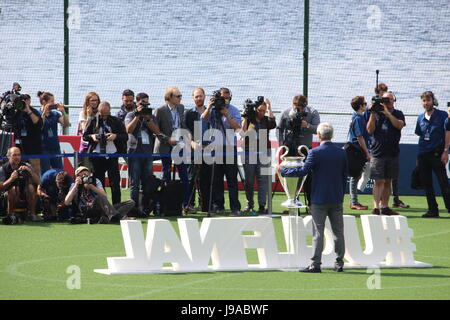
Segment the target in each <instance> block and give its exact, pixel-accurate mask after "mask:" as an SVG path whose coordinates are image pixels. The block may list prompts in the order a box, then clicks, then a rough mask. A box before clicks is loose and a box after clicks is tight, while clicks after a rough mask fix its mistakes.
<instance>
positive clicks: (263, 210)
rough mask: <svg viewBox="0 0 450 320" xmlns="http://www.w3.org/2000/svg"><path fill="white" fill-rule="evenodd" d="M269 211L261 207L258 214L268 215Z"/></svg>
mask: <svg viewBox="0 0 450 320" xmlns="http://www.w3.org/2000/svg"><path fill="white" fill-rule="evenodd" d="M266 213H267V211H266V209H265V208H264V207H259V210H258V214H266Z"/></svg>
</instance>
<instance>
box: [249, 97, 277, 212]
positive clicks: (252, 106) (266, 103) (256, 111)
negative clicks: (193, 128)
mask: <svg viewBox="0 0 450 320" xmlns="http://www.w3.org/2000/svg"><path fill="white" fill-rule="evenodd" d="M267 111H269V116H266V112H267ZM242 117H243V118H244V120H243V121H242V131H243V132H244V133H248V132H254V133H255V134H256V137H255V138H256V140H257V141H258V142H259V141H267V144H266V145H265V146H264V148H263V149H262V150H260V146H259V143H257V144H256V149H255V148H254V146H251V145H250V143H249V137H248V134H247V136H245V137H244V151H245V155H244V161H243V164H244V173H245V196H246V198H247V206H246V208H245V209H244V211H247V212H248V211H253V207H254V201H253V188H254V184H255V179H256V180H257V182H258V206H259V209H258V212H257V213H258V214H265V213H266V209H265V206H266V201H267V184H268V182H267V174H268V173H264V172H261V168H268V167H269V166H270V162H269V163H264V164H263V163H262V162H261V155H260V154H259V153H264V154H265V155H267V156H268V157H269V159H270V150H271V146H270V140H269V131H270V130H271V129H275V128H276V126H277V124H276V121H275V116H274V115H273V112H272V106H271V104H270V100H269V99H266V100H264V97H258V98H257V100H256V101H255V102H253V101H251V100H247V101H246V102H245V104H244V112H243V114H242ZM251 152H256V153H257V154H256V157H253V159H252V157H251V155H250V153H251ZM253 160H256V162H254V161H253Z"/></svg>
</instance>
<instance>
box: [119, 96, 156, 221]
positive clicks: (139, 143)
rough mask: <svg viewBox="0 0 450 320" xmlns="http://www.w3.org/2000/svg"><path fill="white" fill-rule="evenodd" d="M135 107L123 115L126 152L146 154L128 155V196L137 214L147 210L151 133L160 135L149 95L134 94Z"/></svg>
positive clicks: (150, 169)
mask: <svg viewBox="0 0 450 320" xmlns="http://www.w3.org/2000/svg"><path fill="white" fill-rule="evenodd" d="M136 101H137V108H136V110H135V111H131V112H128V113H127V115H126V117H125V127H126V130H127V132H128V142H127V143H128V152H127V153H128V154H134V153H135V154H148V156H147V157H129V158H128V175H129V177H130V181H131V183H130V198H131V199H132V200H133V201H134V203H135V207H136V210H138V211H139V216H144V215H145V214H146V213H148V211H149V198H148V197H149V191H148V185H149V183H150V179H151V176H152V172H153V157H152V154H153V146H154V137H153V135H154V134H155V135H160V134H161V131H160V130H159V127H158V125H157V124H156V118H155V116H154V115H152V110H153V109H152V108H150V102H149V96H148V94H146V93H139V94H137V95H136ZM141 184H142V190H143V196H142V204H141V205H142V210H143V211H144V212H140V211H141V209H139V189H140V185H141Z"/></svg>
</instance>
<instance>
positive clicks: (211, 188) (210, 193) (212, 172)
mask: <svg viewBox="0 0 450 320" xmlns="http://www.w3.org/2000/svg"><path fill="white" fill-rule="evenodd" d="M215 167H216V163H215V162H213V165H212V170H211V183H210V185H209V204H208V207H209V208H208V216H209V215H210V214H211V206H212V191H213V183H214V168H215Z"/></svg>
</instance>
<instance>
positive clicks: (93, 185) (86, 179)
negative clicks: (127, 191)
mask: <svg viewBox="0 0 450 320" xmlns="http://www.w3.org/2000/svg"><path fill="white" fill-rule="evenodd" d="M72 202H75V206H74V207H75V209H76V212H74V216H77V217H79V218H80V219H79V221H80V222H84V221H86V220H87V219H88V218H89V219H90V223H110V222H115V221H117V220H128V219H130V218H129V217H128V216H127V214H128V212H130V211H131V210H132V209H133V207H134V201H133V200H128V201H125V202H121V203H117V204H115V205H114V206H113V205H112V204H111V203H110V202H109V201H108V199H107V195H106V192H105V190H104V189H103V186H102V183H101V182H100V180H99V179H95V178H94V177H93V175H92V174H91V171H90V170H89V169H88V168H87V167H83V166H81V167H78V168H77V169H76V170H75V183H73V184H72V186H71V187H70V190H69V193H68V194H67V196H66V198H65V201H64V204H65V205H66V206H70V205H72Z"/></svg>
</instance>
